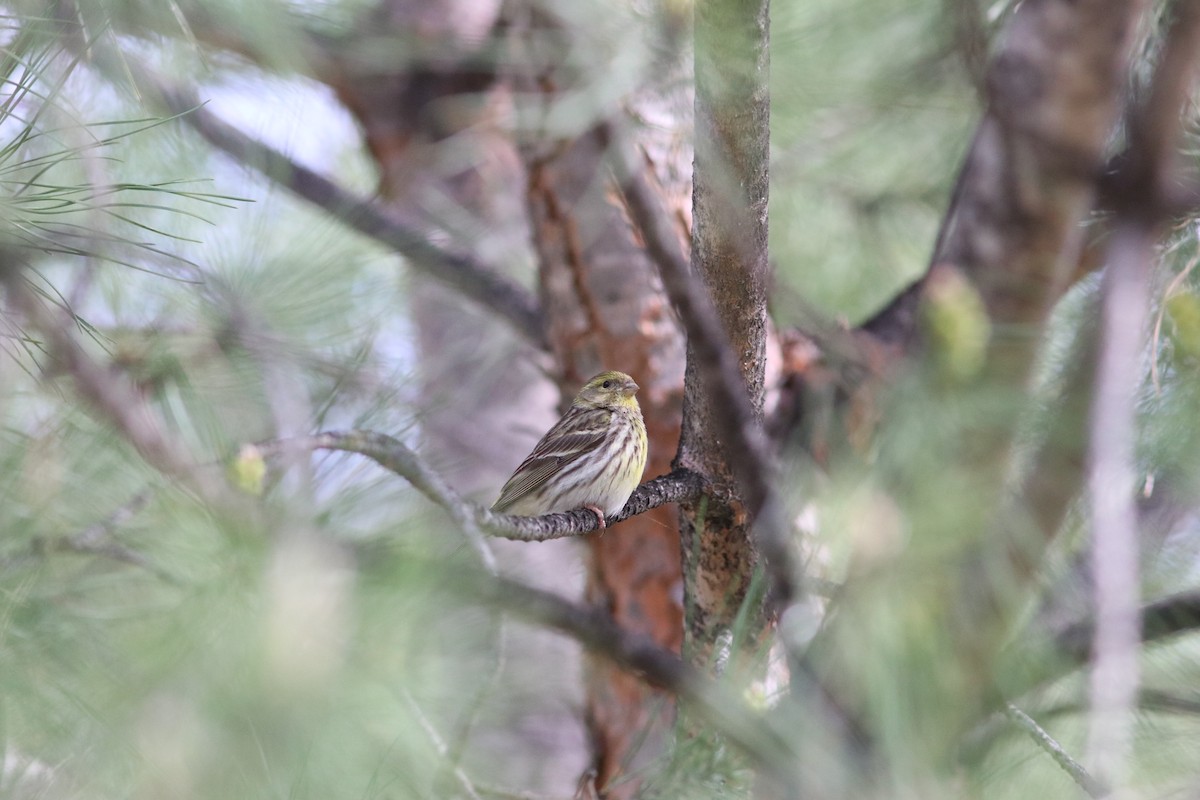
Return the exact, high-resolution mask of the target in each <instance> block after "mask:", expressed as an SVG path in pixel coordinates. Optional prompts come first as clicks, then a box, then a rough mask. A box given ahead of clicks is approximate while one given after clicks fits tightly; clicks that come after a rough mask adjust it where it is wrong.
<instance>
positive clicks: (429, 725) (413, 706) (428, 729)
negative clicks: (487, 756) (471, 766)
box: [400, 687, 480, 800]
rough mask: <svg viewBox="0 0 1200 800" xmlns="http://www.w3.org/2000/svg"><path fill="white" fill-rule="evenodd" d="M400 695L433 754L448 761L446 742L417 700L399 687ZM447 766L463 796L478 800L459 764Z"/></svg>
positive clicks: (472, 786)
mask: <svg viewBox="0 0 1200 800" xmlns="http://www.w3.org/2000/svg"><path fill="white" fill-rule="evenodd" d="M400 693H401V695H402V696H403V697H404V702H405V703H407V704H408V709H409V711H411V712H412V714H413V716H415V717H416V718H417V722H418V723H420V725H421V728H422V730H424V731H425V735H426V736H427V737H429V742H430V744H432V745H433V749H434V752H436V753H437V754H438V755H439V756H441V757H442V758H444V759H447V761H449V759H450V748H449V747H448V746H447V745H446V740H445V739H443V738H442V736H441V734H439V733H438V732H437V728H435V727H433V722H431V721H430V719H429V717H428V716H426V714H425V711H424V710H423V709H422V708H421V706H420V705H418V704H417V700H416V698H415V697H413V696H412V692H410V691H409V690H408V687H401V688H400ZM448 766H449V767H450V772H451V774H452V775H453V776H454V780H455V781H456V782H457V783H458V786H459V789H461V790H462V792H463V794H465V795H466V796H467V797H469V798H471V800H480V796H479V793H478V792H477V791H475V784H474V783H473V782H472V781H471V778H470V776H468V775H467V773H466V771H465V770H463V768H462V767H461V766H460V765H459V764H449V765H448Z"/></svg>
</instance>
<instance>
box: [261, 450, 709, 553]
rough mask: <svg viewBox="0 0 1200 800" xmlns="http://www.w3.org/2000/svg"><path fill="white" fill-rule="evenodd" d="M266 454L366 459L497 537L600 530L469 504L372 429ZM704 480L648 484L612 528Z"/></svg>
mask: <svg viewBox="0 0 1200 800" xmlns="http://www.w3.org/2000/svg"><path fill="white" fill-rule="evenodd" d="M255 447H257V448H258V449H259V450H260V451H261V452H262V453H263V454H264V455H275V454H277V453H282V452H284V451H285V450H292V451H293V452H294V449H295V448H307V449H311V450H342V451H346V452H351V453H358V454H359V455H364V456H366V457H368V458H370V459H371V460H372V461H375V462H376V463H377V464H379V465H380V466H382V467H384V468H385V469H387V470H390V471H391V472H394V473H396V474H397V475H399V476H401V477H402V478H404V479H405V480H407V481H408V482H409V483H411V484H412V485H413V488H415V489H416V490H417V491H419V492H420V493H421V494H423V495H425V497H427V498H428V499H429V500H431V501H432V502H433V503H434V504H435V505H438V506H441V507H442V508H443V509H445V511H446V513H448V514H449V515H450V518H451V519H453V520H454V521H455V522H456V523H458V524H459V525H460V526H462V527H464V528H467V529H479V530H482V531H484V532H486V533H488V534H490V535H492V536H496V537H499V538H502V539H512V540H515V541H521V542H541V541H546V540H549V539H561V538H564V537H567V536H581V535H583V534H587V533H592V532H593V531H596V530H598V527H597V521H598V520H597V518H596V515H595V514H594V513H592V512H591V511H587V510H585V509H579V510H576V511H566V512H563V513H559V514H545V515H543V516H540V517H519V516H514V515H511V514H496V513H494V512H492V511H489V510H487V509H485V508H482V507H480V506H477V505H475V504H474V503H469V502H467V501H466V500H463V499H462V497H461V496H459V494H458V493H457V492H455V491H454V490H453V489H452V488H450V486H449V484H447V483H446V482H445V481H444V480H443V479H442V477H441V476H440V475H438V474H437V473H436V472H435V471H434V470H433V469H431V468H430V467H429V465H428V464H426V463H425V461H424V460H423V459H422V458H421V457H420V456H418V455H417V454H416V453H415V452H413V450H412V449H411V448H409V447H408V446H407V445H405V444H404V443H403V442H401V441H399V440H398V439H395V438H393V437H391V436H388V435H386V434H382V433H374V432H371V431H327V432H324V433H318V434H315V435H313V436H309V437H307V438H297V439H286V440H273V441H268V442H260V443H258V444H256V445H255ZM701 489H702V481H701V479H700V476H699V475H697V474H696V473H694V472H691V471H690V470H686V469H677V470H675V471H673V472H671V473H669V474H667V475H661V476H659V477H657V478H654V479H653V480H650V481H647V482H646V483H643V484H642V485H641V486H639V487H638V488H637V490H636V491H634V493H633V495H632V496H631V497H630V498H629V500H628V502H626V503H625V508H623V509H622V510H621V511H620V513H618V514H616V515H614V516H609V517H607V518H606V521H607V523H608V525H609V526H611V525H613V524H615V523H617V522H621V521H622V520H626V519H628V518H630V517H634V516H637V515H638V514H643V513H645V512H646V511H649V510H650V509H652V508H657V507H658V506H661V505H665V504H667V503H679V502H683V501H687V500H692V499H695V498H696V497H697V496H698V495H699V494H700V492H701Z"/></svg>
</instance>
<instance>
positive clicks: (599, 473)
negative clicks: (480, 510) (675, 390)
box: [492, 372, 646, 529]
mask: <svg viewBox="0 0 1200 800" xmlns="http://www.w3.org/2000/svg"><path fill="white" fill-rule="evenodd" d="M637 390H638V385H637V384H636V383H634V382H633V378H631V377H629V376H628V375H626V374H625V373H624V372H601V373H600V374H599V375H597V376H596V377H594V378H592V379H591V380H590V381H588V382H587V383H586V384H584V387H583V388H582V389H580V390H579V394H578V395H576V397H575V399H574V400H573V401H572V402H571V407H570V408H568V409H567V413H565V414H563V416H562V419H560V420H559V421H558V422H556V423H555V424H554V427H552V428H551V429H550V430H549V431H547V432H546V435H545V436H543V437H542V440H541V441H540V442H538V443H537V446H536V447H534V448H533V452H532V453H530V454H529V457H528V458H526V459H525V460H524V461H522V462H521V466H519V467H517V471H516V472H514V473H513V475H512V477H511V478H509V479H508V482H507V483H505V484H504V488H503V489H502V490H501V491H500V499H499V500H497V501H496V502H495V504H494V505H493V506H492V510H493V511H498V512H500V513H503V514H518V515H520V516H529V517H532V516H538V515H541V514H552V513H554V512H556V511H573V510H574V509H577V508H586V509H588V510H590V511H593V512H595V514H596V517H597V519H598V520H599V526H600V528H601V529H603V528H604V526H605V520H604V518H605V516H606V515H609V516H611V515H613V514H616V513H617V512H619V511H620V510H621V509H622V508H624V507H625V501H627V500H628V499H629V496H630V495H631V494H633V490H634V489H636V488H637V485H638V483H640V482H641V480H642V471H643V470H645V468H646V424H645V422H643V421H642V409H641V407H640V406H638V401H637V398H636V397H635V396H634V395H635V394H636V393H637Z"/></svg>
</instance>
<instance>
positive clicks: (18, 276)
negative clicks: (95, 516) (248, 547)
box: [0, 252, 224, 501]
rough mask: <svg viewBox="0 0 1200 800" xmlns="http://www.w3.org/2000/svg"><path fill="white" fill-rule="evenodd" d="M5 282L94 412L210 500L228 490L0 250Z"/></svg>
mask: <svg viewBox="0 0 1200 800" xmlns="http://www.w3.org/2000/svg"><path fill="white" fill-rule="evenodd" d="M0 286H3V287H4V289H5V293H6V295H7V298H8V303H9V305H10V306H11V307H12V308H13V309H15V310H16V311H17V312H19V313H20V314H21V315H22V316H23V317H24V318H25V319H26V320H27V321H28V323H29V325H30V326H31V327H32V328H33V329H34V330H36V331H38V332H39V333H40V334H41V335H42V337H44V340H45V345H46V350H47V351H48V353H49V354H50V357H51V358H52V359H53V360H54V362H55V363H56V365H57V366H59V367H61V368H62V369H63V370H64V372H66V374H67V375H69V376H70V377H71V381H72V383H73V384H74V387H75V391H76V392H77V393H78V394H79V396H80V397H81V398H82V399H83V400H84V402H85V403H87V404H88V405H89V406H90V407H91V409H92V410H93V412H95V413H96V414H97V415H98V416H100V417H101V418H103V419H104V420H106V421H107V422H108V423H109V424H110V425H112V426H113V427H114V428H115V429H116V430H117V432H118V433H120V434H121V435H122V436H123V437H124V439H125V440H126V441H127V442H129V444H131V445H132V446H133V448H134V449H135V450H136V451H137V453H138V455H140V456H141V457H142V459H144V460H145V461H146V463H148V464H149V465H150V466H152V467H154V468H155V469H157V470H159V471H160V472H162V473H163V474H164V475H167V476H169V477H171V478H174V479H176V480H179V481H181V482H182V483H184V484H185V485H187V486H188V487H189V488H191V489H192V490H194V491H196V492H198V493H199V494H200V495H201V496H202V497H204V498H205V499H206V500H208V501H214V500H216V499H217V498H219V497H221V496H222V494H223V493H224V491H223V487H222V486H221V485H220V484H219V483H218V482H217V481H214V480H211V478H210V477H209V476H208V475H206V474H205V473H204V472H203V471H202V470H198V469H196V467H197V466H198V465H197V464H196V463H195V462H194V461H193V460H192V458H191V456H190V455H189V454H188V453H187V452H186V451H185V450H183V449H182V448H181V447H180V445H179V443H178V442H177V441H176V440H175V439H172V438H171V437H169V436H167V434H166V433H165V431H164V430H163V426H162V422H161V420H159V419H158V417H157V416H156V415H155V413H154V411H153V410H152V409H151V408H150V406H149V404H148V403H147V402H146V400H145V398H143V397H142V396H141V395H140V394H139V393H138V392H137V390H136V389H135V388H134V387H133V386H132V385H131V384H130V383H129V381H128V380H126V379H125V377H124V376H123V375H122V374H121V373H119V372H114V371H112V370H110V369H106V368H105V367H103V366H102V365H100V364H98V363H96V361H95V360H93V359H92V357H91V356H90V355H88V353H87V351H85V350H84V349H83V346H82V345H81V344H80V343H79V342H78V341H77V340H76V338H75V336H74V335H73V334H72V333H71V331H72V329H73V328H74V327H75V324H76V320H75V317H74V316H72V315H71V314H70V313H69V312H67V311H66V310H65V309H63V308H61V307H59V306H58V305H55V304H53V303H49V302H45V301H43V300H42V299H41V298H40V297H38V295H37V293H36V292H35V291H34V290H33V288H32V286H31V285H30V283H29V277H28V276H27V275H26V270H25V269H24V268H23V267H22V266H20V265H19V261H18V259H17V258H16V257H13V256H11V254H9V253H3V252H0Z"/></svg>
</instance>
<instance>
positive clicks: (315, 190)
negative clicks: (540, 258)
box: [68, 36, 546, 347]
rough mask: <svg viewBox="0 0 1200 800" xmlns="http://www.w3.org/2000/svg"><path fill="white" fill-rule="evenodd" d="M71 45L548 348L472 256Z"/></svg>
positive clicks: (127, 63) (130, 65)
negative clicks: (439, 242)
mask: <svg viewBox="0 0 1200 800" xmlns="http://www.w3.org/2000/svg"><path fill="white" fill-rule="evenodd" d="M68 38H69V39H70V40H71V41H72V42H73V46H74V47H76V49H78V50H80V51H86V52H88V53H90V54H91V56H92V60H93V62H94V63H95V64H96V66H97V67H99V69H100V70H101V72H102V73H104V74H105V75H107V76H109V78H110V79H112V80H113V81H114V82H116V81H117V79H118V78H119V77H121V76H128V77H129V79H130V80H131V81H132V82H133V85H134V87H135V89H136V91H137V92H138V94H139V95H140V96H141V99H142V101H143V102H144V103H146V104H147V105H148V106H150V107H157V108H159V109H162V110H165V111H167V112H169V113H171V114H173V115H176V116H178V117H179V118H180V119H181V120H182V121H183V122H184V123H186V124H187V125H189V126H190V127H191V128H192V129H193V130H195V131H196V132H197V133H199V134H200V135H201V136H202V137H204V138H205V139H206V140H207V141H208V142H209V143H210V144H212V145H213V146H214V147H217V148H218V149H220V150H222V151H223V152H225V153H226V154H228V155H229V156H231V157H232V158H233V159H234V160H236V161H237V162H238V163H240V164H243V165H244V166H247V167H250V168H252V169H255V170H257V171H258V172H260V173H261V174H262V175H264V176H265V177H266V178H268V179H269V180H271V181H273V182H275V183H277V184H279V185H280V186H283V187H284V188H286V189H288V190H289V191H291V192H292V193H293V194H295V195H296V196H298V197H300V198H302V199H304V200H307V201H308V202H310V203H312V204H313V205H315V206H317V207H319V208H321V209H322V210H324V211H326V212H328V213H329V214H330V215H331V216H332V217H334V218H335V219H337V220H339V221H341V222H342V223H343V224H345V225H346V226H347V227H349V228H352V229H353V230H356V231H358V232H359V233H362V234H364V235H366V236H369V237H371V238H373V239H375V240H376V241H379V242H381V243H382V244H385V245H387V246H388V247H390V248H392V249H393V250H395V251H396V252H397V253H400V254H401V255H403V256H404V257H405V258H406V259H408V260H409V261H410V262H411V263H412V264H413V266H415V267H416V268H418V269H420V270H422V271H423V272H424V273H426V274H427V275H429V276H430V277H431V278H433V279H434V280H437V281H439V282H441V283H443V284H445V285H446V286H449V287H450V288H452V289H454V290H455V291H457V292H459V293H461V294H462V295H464V296H466V297H468V298H470V299H471V300H474V301H475V302H476V303H479V304H480V305H481V306H483V307H484V308H486V309H488V310H490V311H492V312H493V313H494V314H496V315H497V316H499V317H501V318H502V319H505V320H507V321H508V322H509V323H510V324H511V325H512V326H513V327H514V328H515V329H516V330H517V331H518V332H520V333H521V334H522V335H523V336H525V337H526V338H527V339H528V340H529V341H531V342H533V343H534V344H536V345H538V346H540V347H545V346H546V341H545V335H544V333H543V331H542V320H541V313H540V311H539V310H538V307H537V302H536V301H535V300H534V298H533V297H532V295H531V294H530V293H529V292H528V291H526V290H525V289H524V288H522V287H521V286H520V285H518V284H516V283H515V282H513V281H512V280H510V279H509V278H508V277H507V276H505V275H502V274H500V273H499V272H497V271H495V270H494V269H492V268H491V267H490V266H488V265H486V264H483V263H482V262H480V261H478V260H477V259H475V258H473V257H472V256H469V255H464V254H461V253H455V252H451V251H450V250H446V249H444V248H442V247H440V246H438V245H436V244H434V243H433V242H431V241H430V240H429V239H428V238H427V237H426V236H424V235H422V234H421V233H420V232H419V231H417V230H415V229H413V228H410V227H408V226H406V225H404V224H402V223H401V222H399V221H397V220H395V219H393V218H392V217H391V216H389V215H388V213H387V212H386V211H385V210H384V209H383V208H381V207H380V206H379V205H378V204H376V203H373V202H371V201H369V200H366V199H363V198H360V197H356V196H355V195H353V194H352V193H350V192H349V191H348V190H346V189H344V188H342V187H341V186H339V185H337V184H336V183H334V182H333V181H331V180H329V179H328V178H326V177H324V176H323V175H321V174H320V173H318V172H316V171H315V170H311V169H309V168H308V167H305V166H304V165H302V164H299V163H297V162H296V161H294V160H293V159H291V158H289V157H288V156H287V155H285V154H284V153H282V152H280V151H279V150H276V149H275V148H273V147H271V146H270V145H267V144H265V143H263V142H261V141H259V140H257V139H254V138H253V137H251V136H248V135H247V134H245V133H243V132H242V131H240V130H238V129H237V128H235V127H234V126H232V125H230V124H229V123H227V122H225V121H223V120H222V119H220V118H219V117H218V116H216V115H215V114H213V113H212V112H211V111H208V110H207V109H206V108H204V107H203V105H204V104H203V103H202V102H201V101H200V99H199V97H198V96H197V95H196V93H195V92H193V91H190V90H187V89H183V88H180V87H178V86H172V85H171V84H169V83H168V82H167V81H165V80H163V79H162V78H160V77H158V76H156V75H155V74H154V73H153V72H152V71H151V70H149V69H148V68H146V67H145V66H144V65H142V64H139V63H138V62H137V61H135V60H134V59H133V58H132V56H130V55H129V54H128V53H121V54H120V55H117V54H115V53H114V52H113V48H112V47H111V46H108V45H104V44H101V43H100V42H94V43H92V44H91V46H90V47H89V46H87V45H86V44H85V43H84V42H83V41H82V40H81V39H80V38H79V37H78V36H73V37H68Z"/></svg>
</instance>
